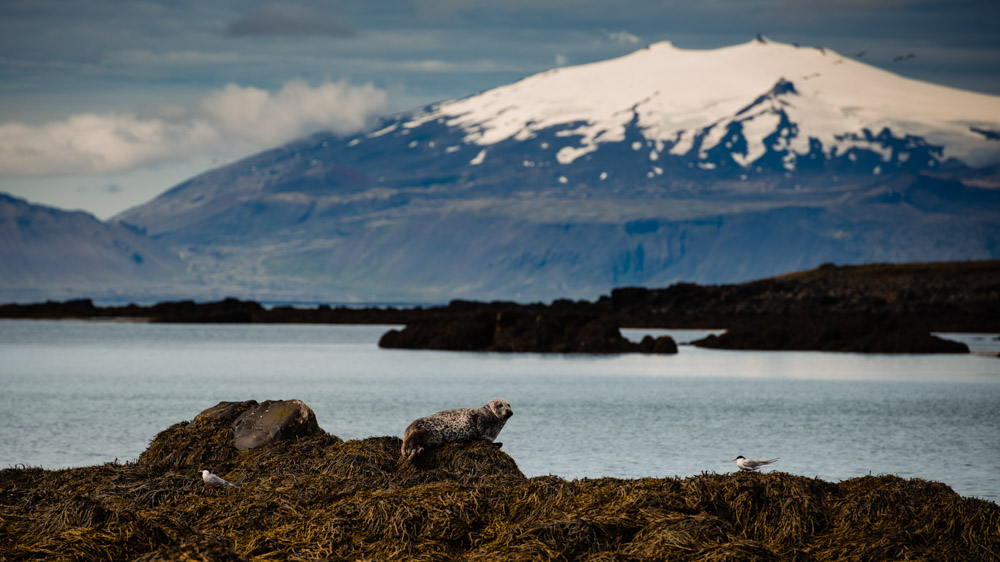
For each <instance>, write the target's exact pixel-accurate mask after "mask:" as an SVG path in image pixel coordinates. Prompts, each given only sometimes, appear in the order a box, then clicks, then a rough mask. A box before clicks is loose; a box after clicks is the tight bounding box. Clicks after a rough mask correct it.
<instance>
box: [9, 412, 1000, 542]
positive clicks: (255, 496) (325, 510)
mask: <svg viewBox="0 0 1000 562" xmlns="http://www.w3.org/2000/svg"><path fill="white" fill-rule="evenodd" d="M228 423H231V422H229V421H227V419H212V418H203V417H199V418H196V420H195V421H193V422H190V423H181V424H176V425H174V426H172V427H170V428H168V429H167V430H164V431H163V432H161V433H160V434H159V435H158V436H157V437H156V439H155V440H154V442H153V443H152V444H151V445H150V447H149V449H148V450H147V451H146V452H145V453H143V455H142V456H141V457H140V459H139V461H138V462H130V463H126V464H117V463H108V464H105V465H101V466H92V467H85V468H74V469H66V470H55V471H48V470H42V469H39V468H10V469H6V470H2V471H0V560H33V559H38V558H49V559H67V560H69V559H73V560H96V559H101V560H150V561H152V560H213V561H222V560H250V559H265V558H266V559H293V560H300V559H322V558H326V559H334V560H357V559H371V560H390V559H427V560H442V559H469V560H472V559H482V560H521V559H545V560H668V559H669V560H775V559H796V560H832V559H863V560H881V559H928V560H945V559H951V560H958V559H961V560H997V559H998V558H1000V507H998V506H997V505H996V504H995V503H992V502H988V501H984V500H978V499H971V498H963V497H961V496H959V495H958V494H956V493H955V492H953V491H952V490H951V489H950V488H948V487H947V486H945V485H943V484H938V483H934V482H927V481H922V480H904V479H902V478H898V477H895V476H878V477H873V476H867V477H863V478H855V479H852V480H847V481H845V482H841V483H839V484H835V483H828V482H823V481H821V480H817V479H812V478H805V477H801V476H795V475H791V474H786V473H780V472H772V473H763V474H758V473H736V474H708V473H706V474H702V475H700V476H694V477H690V478H662V479H659V478H643V479H638V480H621V479H613V478H604V479H595V480H589V479H587V480H579V481H566V480H564V479H561V478H558V477H556V476H543V477H536V478H525V477H524V475H523V474H522V473H521V471H520V470H519V469H518V468H517V465H516V464H515V462H514V460H513V459H512V458H511V457H510V456H508V455H507V454H506V453H504V452H502V451H501V450H499V449H498V448H497V447H495V446H493V445H492V444H489V443H485V442H476V443H468V444H453V445H446V446H443V447H440V448H437V449H431V450H429V451H427V452H426V453H425V454H424V455H422V456H420V457H418V459H417V461H416V462H412V463H411V462H410V461H407V460H405V459H402V458H401V457H400V454H399V448H400V439H399V438H397V437H372V438H369V439H364V440H354V441H346V442H344V441H342V440H340V439H338V438H337V437H334V436H331V435H327V434H322V435H316V436H311V437H306V438H300V439H297V440H288V441H279V442H274V443H270V444H268V445H265V446H263V447H260V448H258V449H254V450H251V451H238V450H236V448H235V447H233V445H232V430H231V427H230V428H229V429H228V432H229V433H228V435H227V434H226V431H227V430H226V427H227V424H228ZM202 468H207V469H209V470H212V471H213V472H215V473H216V474H219V475H220V476H223V477H224V478H226V479H228V480H231V481H234V482H236V483H237V484H238V486H237V487H235V488H226V489H224V490H211V489H208V488H206V487H205V485H204V483H203V482H202V481H201V478H200V475H199V474H198V473H197V470H199V469H202Z"/></svg>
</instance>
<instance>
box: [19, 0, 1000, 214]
mask: <svg viewBox="0 0 1000 562" xmlns="http://www.w3.org/2000/svg"><path fill="white" fill-rule="evenodd" d="M997 22H1000V2H997V1H995V0H990V1H971V0H822V1H813V0H809V1H803V0H798V1H796V0H702V1H701V2H688V1H684V2H680V1H669V0H660V1H653V0H624V1H615V2H608V1H606V0H573V1H571V0H530V1H528V0H507V1H501V2H471V1H463V0H378V1H372V0H328V1H308V0H301V1H295V2H257V3H255V2H237V1H235V0H213V1H212V2H196V1H189V0H173V1H169V2H168V1H157V0H146V1H141V0H140V1H128V2H124V1H120V0H4V1H3V2H0V191H7V192H11V193H14V194H15V195H18V196H21V197H25V198H27V199H29V200H31V201H34V202H39V203H45V204H49V205H54V206H58V207H63V208H80V209H84V210H87V211H90V212H92V213H95V214H96V215H98V216H99V217H101V218H107V217H109V216H111V215H113V214H115V213H117V212H119V211H121V210H124V209H125V208H127V207H130V206H132V205H136V204H139V203H142V202H144V201H146V200H148V199H150V198H152V197H153V196H155V195H157V194H158V193H160V192H162V191H164V190H166V189H168V188H169V187H171V186H172V185H174V184H176V183H178V182H180V181H182V180H184V179H186V178H187V177H190V176H191V175H194V174H196V173H199V172H201V171H204V170H205V169H208V168H210V167H212V166H214V165H219V164H222V163H225V162H228V161H231V160H234V159H236V158H239V157H242V156H246V155H249V154H252V153H254V152H256V151H258V150H262V149H265V148H268V147H272V146H275V145H278V144H280V143H282V142H285V141H287V140H290V139H292V138H295V137H297V136H299V135H302V134H306V133H309V132H314V131H316V130H320V129H332V130H334V131H337V132H341V133H350V132H353V131H356V130H358V129H360V128H363V127H365V126H366V125H367V124H369V123H371V121H372V120H373V119H375V118H377V117H378V116H379V115H384V114H387V113H391V112H394V111H400V110H405V109H410V108H413V107H417V106H420V105H423V104H426V103H430V102H434V101H439V100H443V99H449V98H456V97H462V96H466V95H469V94H473V93H476V92H479V91H482V90H485V89H488V88H491V87H494V86H499V85H502V84H506V83H509V82H512V81H514V80H517V79H518V78H521V77H524V76H527V75H530V74H533V73H536V72H540V71H543V70H546V69H549V68H552V67H554V66H559V65H567V64H581V63H587V62H592V61H596V60H602V59H607V58H611V57H615V56H620V55H623V54H626V53H628V52H631V51H633V50H635V49H637V48H640V47H642V46H644V45H646V44H649V43H654V42H657V41H663V40H669V41H671V42H673V43H674V44H675V45H677V46H679V47H682V48H692V49H694V48H697V49H701V48H713V47H720V46H726V45H732V44H736V43H742V42H746V41H748V40H750V39H752V38H753V37H754V36H755V35H756V34H757V33H761V34H763V35H765V36H767V37H769V38H771V39H774V40H777V41H782V42H786V43H799V44H802V45H817V46H824V47H827V48H831V49H833V50H836V51H838V52H840V53H841V54H842V55H846V56H860V57H861V58H862V60H863V61H864V62H867V63H869V64H872V65H875V66H878V67H882V68H885V69H888V70H891V71H893V72H896V73H899V74H902V75H904V76H908V77H912V78H918V79H921V80H927V81H932V82H937V83H941V84H945V85H950V86H954V87H958V88H965V89H971V90H976V91H980V92H986V93H991V94H995V95H1000V33H998V32H997ZM862 53H863V54H862ZM910 54H913V55H914V56H912V57H908V58H905V60H896V59H898V58H900V57H906V56H907V55H910Z"/></svg>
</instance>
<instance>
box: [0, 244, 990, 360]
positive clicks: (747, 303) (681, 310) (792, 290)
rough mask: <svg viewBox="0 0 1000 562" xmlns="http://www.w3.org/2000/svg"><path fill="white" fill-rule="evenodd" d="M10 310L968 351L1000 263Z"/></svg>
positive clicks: (600, 339)
mask: <svg viewBox="0 0 1000 562" xmlns="http://www.w3.org/2000/svg"><path fill="white" fill-rule="evenodd" d="M0 318H34V319H63V318H88V319H102V318H104V319H111V318H117V319H121V318H127V319H136V320H145V321H151V322H195V323H219V322H226V323H231V322H240V323H333V324H387V325H405V328H404V329H402V330H392V331H389V332H388V333H386V334H385V336H384V337H383V338H382V340H381V341H380V345H381V346H382V347H389V348H407V349H444V350H455V351H500V352H542V353H605V354H606V353H629V352H640V353H666V354H669V353H676V351H677V348H676V345H675V344H674V342H673V341H672V340H670V338H669V337H666V336H664V337H661V338H659V339H653V338H649V339H647V340H645V341H643V342H639V343H635V342H630V341H628V340H626V339H625V338H623V337H622V335H621V333H620V331H619V329H620V328H623V327H628V328H648V329H718V330H724V331H725V333H723V334H721V335H718V336H709V337H707V338H705V339H702V340H700V341H696V342H694V345H699V346H703V347H712V348H720V349H754V350H775V351H779V350H795V351H851V352H862V353H968V347H966V346H965V344H962V343H958V342H953V341H948V340H944V339H941V338H939V337H936V336H934V335H932V333H935V332H984V333H998V332H1000V261H998V260H990V261H973V262H940V263H910V264H873V265H861V266H836V265H832V264H827V265H823V266H820V267H818V268H816V269H812V270H809V271H803V272H797V273H791V274H787V275H782V276H778V277H773V278H770V279H763V280H760V281H752V282H748V283H740V284H732V285H707V286H703V285H695V284H691V283H678V284H675V285H671V286H670V287H666V288H663V289H650V288H643V287H623V288H619V289H615V290H613V291H612V292H611V294H610V295H608V296H603V297H601V298H599V299H597V300H596V301H592V302H591V301H570V300H557V301H554V302H552V303H550V304H541V303H531V304H522V303H514V302H506V301H494V302H474V301H461V300H457V301H452V302H451V303H449V304H447V305H442V306H422V307H421V306H415V307H405V308H398V307H381V306H368V307H358V306H336V307H332V306H329V305H318V306H316V307H312V308H309V307H293V306H274V307H265V306H263V305H261V304H260V303H257V302H252V301H243V300H238V299H234V298H228V299H225V300H222V301H217V302H206V303H196V302H194V301H177V302H163V303H159V304H155V305H151V306H139V305H135V304H129V305H125V306H96V305H94V303H93V302H92V301H91V300H89V299H82V300H72V301H66V302H51V301H50V302H45V303H35V304H6V305H0Z"/></svg>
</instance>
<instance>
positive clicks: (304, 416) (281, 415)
mask: <svg viewBox="0 0 1000 562" xmlns="http://www.w3.org/2000/svg"><path fill="white" fill-rule="evenodd" d="M322 432H323V430H321V429H320V428H319V424H318V423H316V414H314V413H313V411H312V409H311V408H309V406H306V405H305V403H304V402H302V401H301V400H279V401H273V400H267V401H264V402H262V403H261V404H258V405H256V406H253V407H251V408H250V409H249V410H247V411H245V412H243V413H242V414H240V417H238V418H236V421H234V422H233V440H234V443H235V445H236V448H237V449H239V450H241V451H249V450H250V449H256V448H257V447H262V446H264V445H267V444H268V443H271V442H274V441H280V440H287V439H296V438H298V437H309V436H312V435H316V434H319V433H322Z"/></svg>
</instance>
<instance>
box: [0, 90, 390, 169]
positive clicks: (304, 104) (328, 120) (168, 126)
mask: <svg viewBox="0 0 1000 562" xmlns="http://www.w3.org/2000/svg"><path fill="white" fill-rule="evenodd" d="M387 106H388V94H387V93H386V92H385V91H384V90H380V89H378V88H376V87H374V86H373V85H371V84H366V85H363V86H354V85H351V84H348V83H347V82H344V81H341V82H325V83H323V84H320V85H318V86H315V87H313V86H310V85H308V84H306V83H305V82H302V81H291V82H288V83H286V84H285V85H284V86H283V87H282V88H281V90H279V91H278V92H276V93H271V92H268V91H266V90H261V89H257V88H253V87H245V86H237V85H235V84H231V85H229V86H226V87H225V88H223V89H222V90H218V91H215V92H212V93H211V94H209V95H208V96H206V97H204V98H203V99H201V100H198V101H196V102H194V103H192V104H188V105H178V104H172V105H169V106H163V107H161V108H158V109H157V110H155V111H151V112H146V113H143V114H139V113H107V114H93V113H87V114H79V115H72V116H70V117H68V118H66V119H64V120H62V121H56V122H50V123H46V124H43V125H38V126H31V125H24V124H20V123H4V124H0V176H29V175H53V174H73V173H108V172H121V171H127V170H131V169H135V168H138V167H142V166H146V165H149V164H154V163H159V162H166V161H170V160H176V159H181V158H187V157H190V156H193V155H201V154H206V153H209V154H218V155H219V156H220V158H226V157H232V156H236V155H238V154H245V153H248V152H252V151H255V150H262V149H266V148H271V147H273V146H275V145H278V144H281V143H284V142H287V141H290V140H292V139H295V138H297V137H300V136H302V135H305V134H309V133H313V132H317V131H321V130H330V131H333V132H335V133H339V134H348V133H352V132H355V131H358V130H360V129H362V128H364V127H365V125H366V124H367V123H368V122H369V120H370V119H371V118H372V117H374V116H375V115H377V114H379V113H380V112H383V111H386V109H387Z"/></svg>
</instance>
